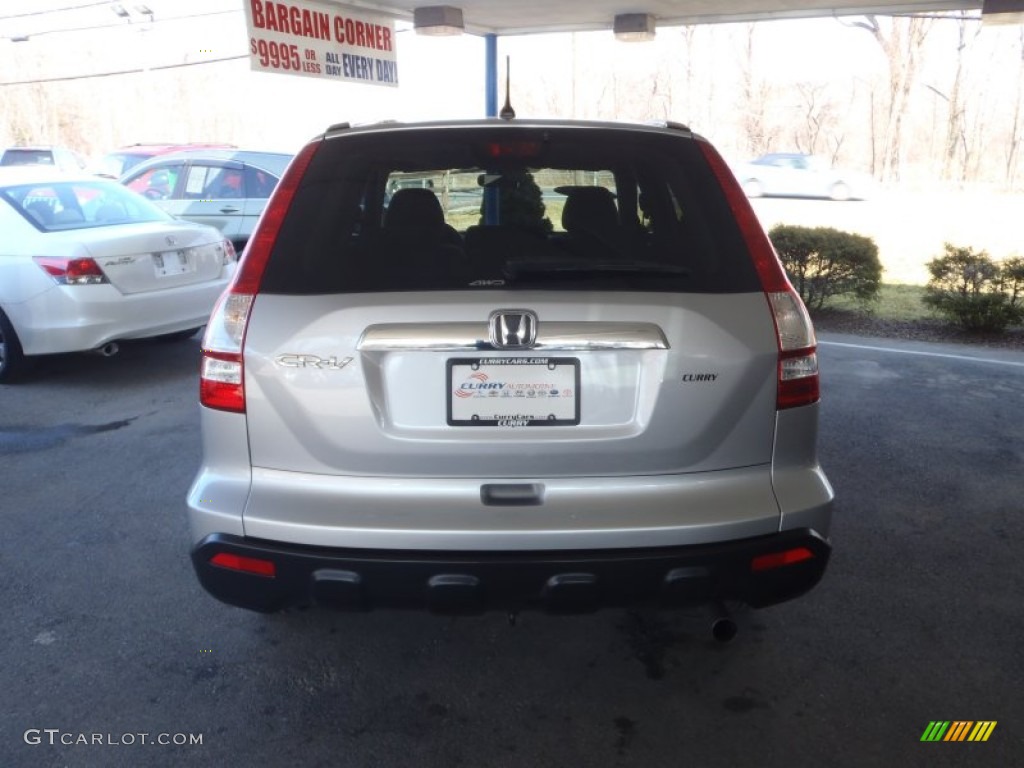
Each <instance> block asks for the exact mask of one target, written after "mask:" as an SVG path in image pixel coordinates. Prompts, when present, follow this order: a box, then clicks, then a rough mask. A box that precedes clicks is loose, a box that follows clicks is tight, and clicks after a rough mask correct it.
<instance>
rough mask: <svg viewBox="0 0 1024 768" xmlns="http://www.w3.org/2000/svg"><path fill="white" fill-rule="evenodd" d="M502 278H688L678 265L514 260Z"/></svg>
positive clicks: (638, 262)
mask: <svg viewBox="0 0 1024 768" xmlns="http://www.w3.org/2000/svg"><path fill="white" fill-rule="evenodd" d="M503 272H504V274H505V277H507V278H509V279H510V280H515V279H516V278H518V277H527V276H531V275H582V276H587V275H683V276H685V275H689V274H690V270H689V269H687V268H686V267H683V266H680V265H679V264H664V263H660V262H656V261H581V260H578V259H574V260H571V261H533V260H527V259H516V260H514V261H511V260H510V261H507V262H505V267H504V270H503Z"/></svg>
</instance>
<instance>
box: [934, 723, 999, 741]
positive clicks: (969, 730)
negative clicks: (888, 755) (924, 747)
mask: <svg viewBox="0 0 1024 768" xmlns="http://www.w3.org/2000/svg"><path fill="white" fill-rule="evenodd" d="M995 729H996V721H995V720H976V721H975V720H953V721H952V722H950V721H949V720H932V721H931V722H930V723H928V727H927V728H925V729H924V733H923V734H921V741H988V737H989V736H991V735H992V731H994V730H995Z"/></svg>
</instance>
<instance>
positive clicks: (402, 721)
mask: <svg viewBox="0 0 1024 768" xmlns="http://www.w3.org/2000/svg"><path fill="white" fill-rule="evenodd" d="M820 355H821V364H822V370H823V382H822V389H823V401H822V406H821V436H820V453H821V460H822V464H823V466H824V467H825V468H826V471H827V473H828V475H829V477H830V479H831V481H832V483H833V484H834V486H835V489H836V493H837V505H836V518H835V525H834V528H833V531H832V534H833V543H834V547H835V550H834V555H833V559H832V562H831V565H830V568H829V571H828V573H826V576H825V579H824V580H823V582H822V583H821V584H820V585H819V587H818V588H816V589H815V590H814V591H813V592H812V593H810V594H809V595H807V596H805V597H804V598H802V599H800V600H797V601H794V602H792V603H789V604H786V605H782V606H777V607H774V608H770V609H765V610H762V611H757V612H753V611H748V612H742V613H740V614H738V616H737V619H738V623H739V627H740V631H739V634H738V636H737V637H736V639H735V640H734V641H733V642H732V643H730V644H727V645H721V644H717V643H715V642H714V641H713V640H712V639H711V638H710V634H709V630H708V617H707V615H706V614H705V613H704V612H703V611H702V610H693V611H686V612H682V613H654V612H629V611H605V612H601V613H597V614H591V615H586V616H574V617H551V616H546V615H535V614H523V615H521V616H520V617H519V621H518V622H517V623H516V625H515V626H510V625H509V623H508V621H507V620H506V617H504V616H502V615H498V614H489V615H485V616H480V617H468V618H467V617H458V618H451V617H436V616H430V615H425V614H417V613H379V612H378V613H368V614H341V613H332V612H324V611H302V612H296V613H289V614H283V615H274V616H263V615H258V614H252V613H248V612H245V611H242V610H240V609H236V608H232V607H229V606H225V605H221V604H219V603H217V602H216V601H215V600H213V599H212V598H210V597H208V596H207V595H206V594H205V593H204V592H203V591H202V589H201V588H200V587H199V585H198V584H197V582H196V580H195V578H194V576H193V573H192V570H191V565H190V563H189V560H188V544H189V542H188V533H187V527H186V521H185V512H184V496H185V493H186V490H187V488H188V485H189V483H190V481H191V478H192V474H193V473H194V471H195V469H196V466H197V464H198V455H199V453H198V452H199V431H198V406H197V405H196V390H197V377H196V365H197V363H198V340H196V339H193V340H191V341H189V342H186V343H179V344H159V343H136V344H127V345H125V347H124V348H123V351H122V352H121V354H120V355H118V356H117V357H114V358H111V359H103V358H99V357H89V356H62V357H57V358H52V359H48V360H46V361H45V362H44V364H43V365H41V366H40V370H39V371H38V373H37V374H36V376H35V377H34V378H33V379H32V380H31V381H29V382H27V383H25V384H23V385H19V386H16V387H4V388H0V521H2V530H3V534H2V537H0V601H2V604H3V606H4V619H3V621H2V622H0V642H2V646H0V647H2V648H3V664H2V665H0V690H2V691H3V694H2V698H3V705H2V706H0V766H2V767H4V768H7V767H20V766H26V767H29V766H30V767H31V768H37V767H39V766H104V767H107V766H111V767H117V766H175V767H177V766H227V765H246V766H284V765H290V766H295V767H296V768H300V767H304V766H360V767H361V766H368V767H369V766H372V767H373V768H389V767H390V766H402V767H403V768H406V767H407V766H422V767H424V768H425V767H427V766H438V767H444V768H449V767H454V766H467V767H469V766H473V767H474V768H477V767H480V768H491V767H495V768H497V767H500V766H523V767H526V766H529V767H530V768H543V767H546V766H587V767H588V768H590V767H596V766H643V767H644V768H654V767H656V766H673V767H680V766H688V767H689V766H786V767H787V768H792V767H793V766H821V765H828V766H868V765H902V766H1015V765H1024V694H1022V691H1024V606H1022V595H1024V565H1022V560H1021V551H1022V544H1024V515H1022V508H1024V354H1020V353H1012V352H1004V351H998V350H991V349H984V350H981V349H974V348H970V347H962V346H949V345H933V344H920V343H916V344H915V343H904V342H889V341H883V340H878V339H863V338H856V337H846V336H838V335H828V334H826V335H823V337H822V346H821V350H820ZM933 721H975V722H978V721H995V722H996V726H995V728H994V729H993V730H992V732H991V735H990V737H989V739H988V741H986V742H983V743H969V742H962V743H953V742H936V743H930V742H922V741H921V737H922V735H923V734H924V732H925V730H926V729H927V728H928V726H929V723H930V722H933ZM161 742H165V743H161Z"/></svg>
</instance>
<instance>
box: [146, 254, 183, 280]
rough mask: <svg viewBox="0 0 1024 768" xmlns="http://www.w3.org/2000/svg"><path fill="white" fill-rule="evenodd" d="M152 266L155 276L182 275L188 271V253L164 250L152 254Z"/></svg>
mask: <svg viewBox="0 0 1024 768" xmlns="http://www.w3.org/2000/svg"><path fill="white" fill-rule="evenodd" d="M153 268H154V269H155V270H156V276H157V277H167V276H169V275H183V274H185V273H186V272H188V268H189V267H188V253H187V252H186V251H164V252H163V253H154V254H153Z"/></svg>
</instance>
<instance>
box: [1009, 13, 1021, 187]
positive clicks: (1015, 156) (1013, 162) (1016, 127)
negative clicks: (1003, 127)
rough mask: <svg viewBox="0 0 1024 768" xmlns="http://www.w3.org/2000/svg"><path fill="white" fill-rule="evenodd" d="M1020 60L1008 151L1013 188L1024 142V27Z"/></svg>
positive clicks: (1019, 39) (1010, 178) (1010, 182)
mask: <svg viewBox="0 0 1024 768" xmlns="http://www.w3.org/2000/svg"><path fill="white" fill-rule="evenodd" d="M1017 45H1018V52H1019V53H1020V60H1019V63H1018V71H1017V98H1016V100H1015V101H1014V104H1013V118H1012V121H1011V127H1010V140H1009V146H1008V147H1007V153H1006V183H1007V184H1008V185H1009V186H1010V188H1011V189H1012V188H1013V186H1014V184H1015V182H1016V180H1017V165H1018V163H1019V162H1020V147H1021V143H1022V142H1024V135H1022V130H1021V122H1022V117H1021V112H1022V110H1024V28H1021V30H1020V33H1019V35H1018V37H1017Z"/></svg>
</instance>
